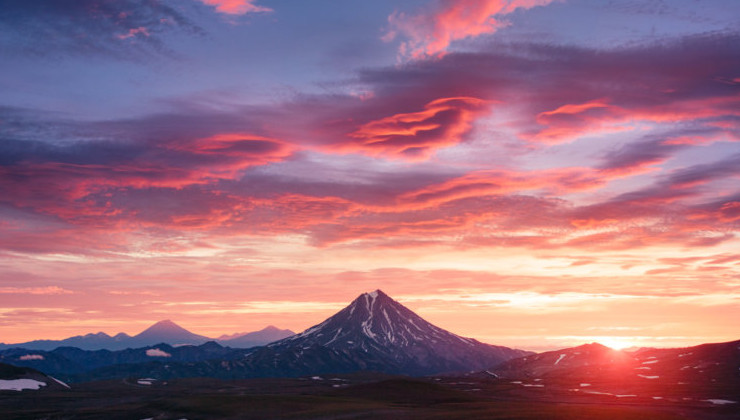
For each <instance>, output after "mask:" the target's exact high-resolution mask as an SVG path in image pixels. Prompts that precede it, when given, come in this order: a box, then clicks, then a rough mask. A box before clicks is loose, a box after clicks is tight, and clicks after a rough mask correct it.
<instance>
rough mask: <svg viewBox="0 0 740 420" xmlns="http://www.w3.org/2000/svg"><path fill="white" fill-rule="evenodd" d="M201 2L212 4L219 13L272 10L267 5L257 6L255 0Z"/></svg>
mask: <svg viewBox="0 0 740 420" xmlns="http://www.w3.org/2000/svg"><path fill="white" fill-rule="evenodd" d="M200 1H202V2H203V3H205V4H207V5H209V6H214V7H215V8H216V11H217V12H219V13H225V14H229V15H244V14H247V13H258V12H272V9H270V8H269V7H264V6H258V5H256V4H254V3H255V0H200Z"/></svg>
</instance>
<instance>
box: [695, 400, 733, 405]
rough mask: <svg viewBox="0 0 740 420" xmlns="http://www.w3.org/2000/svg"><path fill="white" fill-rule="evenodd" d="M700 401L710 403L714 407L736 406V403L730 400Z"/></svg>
mask: <svg viewBox="0 0 740 420" xmlns="http://www.w3.org/2000/svg"><path fill="white" fill-rule="evenodd" d="M702 401H706V402H710V403H712V404H716V405H724V404H737V401H730V400H717V399H711V400H702Z"/></svg>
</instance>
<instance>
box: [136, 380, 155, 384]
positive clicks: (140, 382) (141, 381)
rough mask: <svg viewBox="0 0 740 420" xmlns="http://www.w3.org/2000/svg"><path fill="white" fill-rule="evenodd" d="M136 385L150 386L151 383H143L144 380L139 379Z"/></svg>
mask: <svg viewBox="0 0 740 420" xmlns="http://www.w3.org/2000/svg"><path fill="white" fill-rule="evenodd" d="M136 383H137V384H139V385H151V384H152V381H145V380H144V379H139V380H138V381H136Z"/></svg>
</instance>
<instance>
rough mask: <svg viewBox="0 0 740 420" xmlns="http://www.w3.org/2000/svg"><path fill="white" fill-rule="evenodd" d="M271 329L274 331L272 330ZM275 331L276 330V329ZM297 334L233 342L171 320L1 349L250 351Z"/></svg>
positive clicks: (257, 334) (266, 331) (267, 333)
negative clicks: (211, 347) (204, 347)
mask: <svg viewBox="0 0 740 420" xmlns="http://www.w3.org/2000/svg"><path fill="white" fill-rule="evenodd" d="M270 327H272V328H270ZM273 328H274V330H273ZM293 334H295V333H294V332H293V331H291V330H287V329H286V330H281V329H279V328H277V327H275V326H272V325H270V326H268V327H265V328H263V329H261V330H258V331H251V332H245V333H238V334H237V336H236V337H234V338H232V339H223V338H219V339H215V338H210V337H206V336H202V335H198V334H195V333H192V332H190V331H188V330H187V329H185V328H183V327H181V326H180V325H178V324H177V323H175V322H174V321H172V320H170V319H164V320H161V321H157V322H155V323H154V324H152V325H150V326H149V327H147V328H146V329H144V330H143V331H141V332H140V333H138V334H136V335H133V336H131V335H128V334H126V333H123V332H119V333H117V334H116V335H114V336H110V335H109V334H107V333H105V332H102V331H100V332H97V333H87V334H84V335H76V336H73V337H68V338H65V339H61V340H46V339H41V340H32V341H27V342H23V343H12V344H5V343H0V350H5V349H11V348H24V349H28V350H44V351H51V350H54V349H56V348H58V347H76V348H79V349H82V350H91V351H94V350H110V351H116V350H125V349H129V348H132V349H135V348H141V347H146V346H152V345H155V344H159V343H167V344H170V345H183V344H188V345H200V344H204V343H207V342H209V341H217V342H218V343H219V344H221V345H224V346H228V347H234V348H247V347H255V346H261V345H265V344H268V343H270V342H272V341H276V340H279V339H282V338H285V337H287V336H290V335H293Z"/></svg>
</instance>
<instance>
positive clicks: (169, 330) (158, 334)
mask: <svg viewBox="0 0 740 420" xmlns="http://www.w3.org/2000/svg"><path fill="white" fill-rule="evenodd" d="M209 340H210V338H208V337H204V336H202V335H198V334H193V333H191V332H190V331H188V330H186V329H185V328H183V327H181V326H179V325H177V324H175V323H174V322H172V321H170V320H169V319H165V320H163V321H159V322H157V323H156V324H154V325H152V326H151V327H149V328H147V329H146V330H144V331H142V332H140V333H139V334H137V335H135V336H133V337H132V341H133V342H135V343H137V344H141V346H149V345H152V344H158V343H172V344H202V343H205V342H206V341H209Z"/></svg>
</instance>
